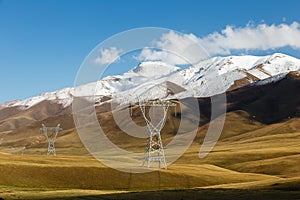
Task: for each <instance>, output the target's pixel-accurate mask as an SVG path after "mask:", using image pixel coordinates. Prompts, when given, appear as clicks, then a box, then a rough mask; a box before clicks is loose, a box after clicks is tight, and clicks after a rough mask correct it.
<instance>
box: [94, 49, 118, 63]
mask: <svg viewBox="0 0 300 200" xmlns="http://www.w3.org/2000/svg"><path fill="white" fill-rule="evenodd" d="M122 52H123V50H120V49H117V48H116V47H110V48H108V49H100V56H99V57H97V58H96V59H95V63H97V64H109V63H112V62H114V61H117V60H119V59H120V53H122Z"/></svg>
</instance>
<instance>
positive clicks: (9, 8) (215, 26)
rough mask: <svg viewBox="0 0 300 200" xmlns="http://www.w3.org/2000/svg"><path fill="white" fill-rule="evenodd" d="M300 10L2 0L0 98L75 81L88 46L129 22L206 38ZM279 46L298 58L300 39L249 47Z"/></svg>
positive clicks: (273, 4)
mask: <svg viewBox="0 0 300 200" xmlns="http://www.w3.org/2000/svg"><path fill="white" fill-rule="evenodd" d="M299 10H300V1H297V0H294V1H293V0H286V1H282V2H281V1H274V0H273V1H267V0H265V1H263V0H260V1H256V0H251V1H238V0H236V1H233V0H232V1H230V0H228V1H221V0H219V1H197V0H195V1H189V0H185V1H174V0H165V1H161V0H160V1H159V0H151V1H146V0H145V1H141V0H139V1H134V0H131V1H129V0H128V1H124V0H120V1H116V0H107V1H104V0H103V1H93V0H88V1H85V0H43V1H39V0H35V1H30V0H23V1H21V0H19V1H16V0H0V27H1V28H0V66H1V75H2V76H1V78H0V85H1V87H0V88H1V89H0V94H1V96H0V103H1V102H5V101H9V100H14V99H24V98H27V97H32V96H35V95H37V94H40V93H42V92H47V91H54V90H57V89H61V88H64V87H72V86H73V83H74V79H75V77H76V73H77V70H78V69H79V67H80V65H81V63H82V62H83V60H84V58H85V57H86V56H87V54H88V53H89V52H90V51H91V50H92V49H93V48H94V47H95V46H96V45H97V44H99V43H100V42H102V41H103V40H105V39H107V38H109V37H110V36H112V35H114V34H117V33H119V32H122V31H125V30H128V29H132V28H138V27H148V26H150V27H164V28H169V29H173V30H176V31H180V32H182V33H185V34H190V33H192V34H194V35H195V36H197V37H199V38H203V37H206V36H208V35H209V34H212V33H214V32H218V33H220V32H221V31H222V30H225V28H226V27H227V26H230V27H233V28H234V27H246V26H247V24H248V25H249V23H250V24H252V25H251V26H254V27H256V26H258V25H259V24H266V25H272V24H275V25H279V24H282V23H284V24H287V25H289V26H290V25H291V24H292V23H293V22H296V23H300V15H299ZM296 29H297V28H296ZM279 39H280V38H279ZM299 40H300V38H299ZM274 51H281V52H283V53H288V54H291V55H293V56H296V57H299V58H300V53H299V49H298V47H297V48H295V47H294V48H285V47H284V48H274V47H271V48H270V49H267V50H266V49H263V50H261V51H253V52H252V51H250V53H253V54H266V53H272V52H274ZM231 52H232V53H235V51H234V49H233V50H232V51H231ZM247 52H249V51H247Z"/></svg>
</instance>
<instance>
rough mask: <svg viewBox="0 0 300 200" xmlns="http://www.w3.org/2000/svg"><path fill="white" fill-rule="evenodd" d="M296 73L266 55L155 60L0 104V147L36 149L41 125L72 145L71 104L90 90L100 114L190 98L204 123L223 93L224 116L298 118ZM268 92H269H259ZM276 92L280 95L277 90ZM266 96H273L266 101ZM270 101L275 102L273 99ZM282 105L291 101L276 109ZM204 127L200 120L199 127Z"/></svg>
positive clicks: (296, 63) (291, 65)
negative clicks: (188, 62) (182, 63)
mask: <svg viewBox="0 0 300 200" xmlns="http://www.w3.org/2000/svg"><path fill="white" fill-rule="evenodd" d="M299 70H300V60H299V59H297V58H294V57H291V56H288V55H285V54H280V53H275V54H273V55H268V56H249V55H247V56H228V57H213V58H210V59H207V60H204V61H202V62H200V63H198V64H196V65H193V66H191V67H188V68H184V69H181V68H179V67H176V66H173V65H169V64H166V63H162V62H158V61H147V62H142V63H140V64H139V65H138V66H136V67H134V68H133V69H132V70H130V71H128V72H126V73H124V74H122V75H115V76H108V77H106V78H104V79H102V80H99V81H98V82H94V83H89V84H85V85H81V86H77V87H76V88H74V87H73V88H64V89H61V90H58V91H55V92H47V93H43V94H41V95H38V96H35V97H32V98H28V99H25V100H15V101H10V102H6V103H3V104H1V105H0V138H3V139H4V141H6V143H5V142H4V143H3V145H2V147H3V146H5V145H6V146H17V147H18V146H26V147H28V148H30V147H37V146H40V145H41V143H43V142H45V141H44V138H43V136H41V134H40V133H39V132H38V130H39V129H38V128H39V127H40V126H41V123H45V124H46V125H47V124H48V125H51V126H54V125H56V124H58V123H61V124H62V128H63V129H64V131H63V136H65V137H69V138H73V139H70V140H76V141H77V140H78V136H72V137H71V136H68V134H70V133H73V134H75V133H76V130H75V128H74V122H73V118H72V106H71V105H72V102H73V99H74V97H81V98H83V99H86V100H89V101H90V100H91V98H90V97H86V96H87V95H86V94H90V92H89V91H91V90H93V91H95V94H94V95H95V97H96V99H95V98H92V100H93V101H95V106H96V109H97V112H98V113H99V115H100V114H102V113H107V112H109V111H110V108H109V106H108V105H109V103H110V102H112V101H116V102H118V103H120V104H124V103H128V102H134V101H136V100H137V98H138V99H142V100H154V99H184V98H189V97H194V98H198V102H199V105H200V108H201V109H202V110H201V115H202V117H203V119H209V118H210V100H209V97H211V96H214V95H218V94H220V93H224V92H225V93H226V95H227V110H228V111H233V110H238V109H242V110H243V111H245V112H247V113H248V114H249V115H251V116H256V119H255V120H259V121H260V122H263V123H274V122H278V121H280V120H283V119H285V118H288V117H292V116H295V115H297V113H299V107H298V105H299V104H298V103H299V98H298V94H299V92H298V93H297V91H299V88H298V87H297V86H298V85H297V83H298V82H297V81H298V80H299V78H298V77H299V76H300V73H299ZM217 79H218V81H217ZM220 83H221V84H220ZM273 85H280V87H279V86H276V87H273ZM268 87H270V89H264V88H268ZM282 87H283V88H282ZM279 88H280V91H277V90H279ZM291 88H294V90H291ZM78 91H80V92H78ZM86 91H88V92H86ZM289 91H290V92H289ZM270 92H273V93H274V94H272V95H271V96H269V97H267V96H268V94H270ZM285 93H286V94H285ZM289 95H294V97H292V96H289ZM275 96H276V98H277V99H275V100H274V98H275ZM296 97H297V98H296ZM285 98H288V99H285ZM291 98H292V99H293V100H291ZM281 100H282V101H283V100H290V102H289V103H288V101H286V103H284V102H283V104H282V105H278V104H277V103H278V102H280V101H281ZM254 101H255V102H254ZM293 102H294V103H293ZM262 111H265V112H262ZM274 115H275V116H274ZM107 116H109V114H107ZM206 122H207V120H202V122H201V123H202V124H205V123H206ZM73 134H72V135H73ZM75 135H76V134H75ZM17 136H18V137H17ZM74 138H76V139H74ZM79 143H80V142H79V140H78V141H77V143H76V145H79V146H80V145H81V144H79ZM76 145H75V146H76Z"/></svg>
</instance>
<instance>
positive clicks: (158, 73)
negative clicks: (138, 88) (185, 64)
mask: <svg viewBox="0 0 300 200" xmlns="http://www.w3.org/2000/svg"><path fill="white" fill-rule="evenodd" d="M178 70H179V67H176V66H174V65H170V64H167V63H164V62H160V61H146V62H141V63H140V64H139V65H138V66H136V67H135V68H133V69H132V70H131V72H134V73H136V74H138V75H140V76H144V77H162V76H166V75H169V74H171V73H174V72H176V71H178Z"/></svg>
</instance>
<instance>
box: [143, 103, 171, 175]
mask: <svg viewBox="0 0 300 200" xmlns="http://www.w3.org/2000/svg"><path fill="white" fill-rule="evenodd" d="M170 106H172V107H175V108H176V104H175V103H172V102H171V101H148V102H141V101H139V107H140V109H141V111H142V115H143V117H144V119H145V121H146V124H147V129H148V133H149V137H148V141H147V146H146V150H145V154H144V160H143V164H142V165H143V166H145V165H146V166H147V167H148V168H149V167H151V162H158V167H159V168H165V169H167V164H166V158H165V151H164V147H163V143H162V139H161V134H160V133H161V130H162V128H163V126H164V123H165V121H166V118H167V113H168V108H169V107H170ZM146 107H149V108H151V107H161V108H162V111H163V113H162V116H161V119H160V120H158V123H157V124H153V123H152V122H151V121H150V119H148V117H147V114H146Z"/></svg>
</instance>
